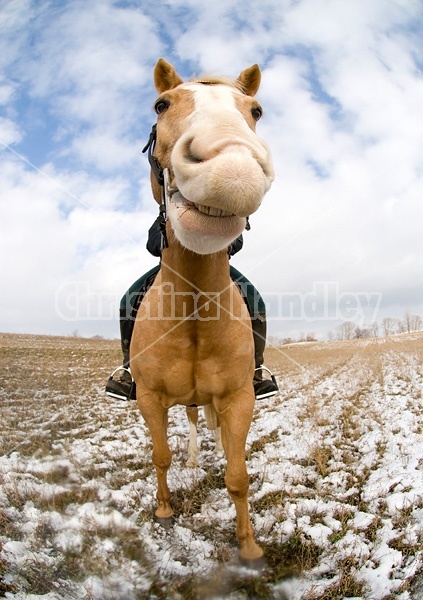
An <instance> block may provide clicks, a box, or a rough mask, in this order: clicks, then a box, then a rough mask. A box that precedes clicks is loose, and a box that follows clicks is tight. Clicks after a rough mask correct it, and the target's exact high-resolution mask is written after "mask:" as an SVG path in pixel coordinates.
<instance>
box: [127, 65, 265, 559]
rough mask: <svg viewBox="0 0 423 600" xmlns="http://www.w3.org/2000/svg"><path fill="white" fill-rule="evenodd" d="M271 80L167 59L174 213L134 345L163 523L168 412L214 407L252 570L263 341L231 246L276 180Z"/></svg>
mask: <svg viewBox="0 0 423 600" xmlns="http://www.w3.org/2000/svg"><path fill="white" fill-rule="evenodd" d="M260 78H261V74H260V69H259V67H258V66H257V65H254V66H252V67H250V68H249V69H246V70H245V71H242V73H241V74H240V75H239V77H238V79H237V80H236V81H230V80H228V79H224V78H216V79H215V78H212V79H207V80H205V81H203V80H201V81H200V80H198V81H190V82H187V83H184V82H183V81H182V79H181V78H180V77H179V75H178V74H177V73H176V71H175V69H174V67H173V66H172V65H170V64H169V63H168V62H166V61H165V60H163V59H160V60H159V61H158V62H157V64H156V67H155V69H154V82H155V86H156V88H157V91H158V93H159V97H158V99H157V100H156V102H155V105H154V108H155V111H156V113H157V115H158V118H157V126H156V128H157V129H156V131H155V132H154V129H153V133H152V136H151V137H150V142H149V144H148V146H147V147H148V148H149V158H150V163H151V164H152V174H151V182H152V191H153V195H154V198H155V199H156V201H157V202H158V203H159V204H162V212H164V211H165V214H164V215H163V216H164V218H163V221H166V223H165V231H164V240H165V243H164V246H165V247H164V248H163V252H162V263H161V269H160V271H159V273H158V275H157V277H156V280H155V281H154V284H153V286H152V287H151V288H150V289H149V291H148V292H147V294H146V296H145V298H144V300H143V302H142V304H141V306H140V309H139V312H138V315H137V320H136V323H135V327H134V332H133V336H132V343H131V348H130V356H131V371H132V374H133V377H134V380H135V382H136V388H137V401H138V405H139V408H140V410H141V413H142V416H143V417H144V419H145V422H146V424H147V426H148V428H149V430H150V433H151V436H152V442H153V454H152V459H153V463H154V466H155V469H156V474H157V482H158V491H157V500H158V506H157V508H156V511H155V518H156V520H157V521H158V522H160V523H162V524H163V525H165V526H168V525H169V524H170V523H171V521H172V515H173V511H172V508H171V504H170V492H169V488H168V485H167V471H168V469H169V466H170V463H171V452H170V450H169V446H168V442H167V423H168V410H169V408H171V407H172V406H174V405H176V404H181V405H184V406H186V407H198V406H206V405H210V406H211V407H212V409H213V410H214V411H215V413H216V414H217V418H218V420H219V423H220V426H221V434H222V443H223V448H224V451H225V455H226V460H227V469H226V475H225V483H226V487H227V489H228V492H229V494H230V496H231V497H232V499H233V502H234V503H235V508H236V514H237V530H236V533H237V538H238V541H239V545H240V549H239V557H240V559H241V561H242V562H244V563H247V564H250V565H253V566H254V565H255V564H257V563H259V562H260V561H261V559H262V557H263V551H262V550H261V548H260V547H259V546H258V545H257V544H256V542H255V540H254V532H253V529H252V526H251V522H250V517H249V509H248V501H247V495H248V487H249V479H248V475H247V470H246V465H245V443H246V438H247V433H248V430H249V427H250V424H251V420H252V415H253V407H254V390H253V373H254V347H253V337H252V331H251V321H250V317H249V314H248V311H247V308H246V305H245V302H244V300H243V299H242V298H241V295H240V293H239V292H238V290H237V288H236V287H235V285H234V284H233V282H232V281H231V279H230V276H229V263H228V251H227V248H228V245H229V244H230V243H231V242H232V241H233V240H235V239H236V238H237V237H238V236H239V235H240V234H241V232H242V230H243V229H244V228H245V227H246V223H247V217H248V216H249V215H251V214H252V213H253V212H255V211H256V210H257V209H258V207H259V206H260V203H261V201H262V199H263V196H264V194H265V193H266V192H267V190H268V189H269V187H270V185H271V182H272V180H273V167H272V162H271V157H270V153H269V149H268V146H267V145H266V143H265V142H263V141H262V140H261V139H260V138H259V137H258V136H257V135H256V133H255V125H256V121H257V120H258V119H259V118H260V117H261V114H262V109H261V107H260V104H259V103H258V102H257V100H255V99H254V98H253V96H254V94H255V93H256V92H257V90H258V88H259V85H260ZM167 176H168V177H167ZM163 199H164V200H163ZM163 203H165V204H166V208H165V209H164V207H163Z"/></svg>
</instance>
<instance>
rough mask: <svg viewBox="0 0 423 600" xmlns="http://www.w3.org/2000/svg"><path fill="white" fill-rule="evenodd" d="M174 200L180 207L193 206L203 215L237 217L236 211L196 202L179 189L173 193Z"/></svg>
mask: <svg viewBox="0 0 423 600" xmlns="http://www.w3.org/2000/svg"><path fill="white" fill-rule="evenodd" d="M172 202H173V203H174V204H175V205H176V206H177V207H179V208H182V207H183V208H188V209H189V208H191V209H192V208H193V209H195V210H198V212H200V213H201V214H203V215H207V216H209V217H235V216H236V215H235V214H234V213H231V212H228V211H226V210H222V209H220V208H215V207H214V206H206V205H205V204H196V203H195V202H191V201H190V200H188V199H187V198H184V196H183V195H182V194H181V192H180V191H179V190H177V191H176V192H175V193H174V194H172Z"/></svg>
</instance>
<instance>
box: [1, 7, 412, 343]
mask: <svg viewBox="0 0 423 600" xmlns="http://www.w3.org/2000/svg"><path fill="white" fill-rule="evenodd" d="M422 23H423V5H422V3H421V1H420V0H372V2H368V0H263V1H262V2H260V3H257V2H253V1H251V0H247V1H246V0H215V1H214V2H207V3H206V2H198V1H197V0H168V1H167V2H164V1H160V0H158V1H157V0H156V1H155V2H154V3H152V2H146V1H143V0H138V1H135V0H134V1H128V2H124V1H121V2H116V1H115V2H113V0H90V1H88V2H87V1H81V0H68V1H57V0H56V1H45V0H36V1H35V0H1V1H0V66H1V68H0V213H1V215H0V216H1V218H0V232H1V236H0V246H1V255H2V274H3V277H2V292H1V297H0V308H1V310H0V330H1V331H11V332H29V333H46V334H65V335H67V334H69V333H71V332H72V331H74V330H78V332H79V333H80V334H82V335H95V334H100V335H104V336H108V337H109V336H110V337H117V336H118V324H117V308H118V303H119V298H120V296H121V295H122V294H123V292H124V291H125V290H126V289H127V287H128V286H129V285H130V284H131V283H132V282H133V281H134V280H135V279H136V278H138V277H139V276H140V275H141V274H142V273H143V272H145V271H146V270H147V269H149V268H151V267H152V266H153V265H154V264H155V259H154V258H153V257H151V256H149V255H148V253H147V251H146V250H145V242H146V233H147V230H148V228H149V226H150V224H151V222H152V221H153V219H154V218H155V215H156V205H155V203H154V201H153V200H152V197H151V194H150V189H149V180H148V163H147V161H146V158H145V156H143V155H141V148H142V147H143V145H144V143H145V142H146V140H147V138H148V133H149V131H150V128H151V125H152V124H153V122H154V113H153V111H152V109H151V106H152V104H153V102H154V99H155V96H156V93H155V91H154V87H153V84H152V71H153V68H154V64H155V63H156V61H157V59H158V58H159V57H160V56H163V57H164V58H166V59H167V60H169V61H170V62H172V63H173V64H174V65H175V67H176V68H177V70H178V72H179V73H180V75H181V76H182V77H184V78H189V77H190V76H192V75H193V74H196V73H202V72H212V73H215V74H224V75H228V76H236V75H237V74H238V73H239V72H240V71H241V70H242V69H244V68H246V67H247V66H249V65H251V64H253V63H255V62H257V63H259V64H260V66H261V68H262V73H263V81H262V87H261V89H260V91H259V93H258V97H259V99H260V101H261V103H262V104H263V107H264V110H265V115H264V118H263V120H262V121H261V122H260V124H259V129H258V132H259V134H260V135H261V136H262V137H263V138H265V139H266V141H267V142H268V143H269V145H270V147H271V149H272V154H273V159H274V163H275V170H276V180H275V182H274V185H273V187H272V189H271V191H270V192H269V193H268V195H267V196H266V198H265V201H264V203H263V206H262V207H261V209H260V211H259V212H257V213H256V214H255V215H254V216H253V217H252V218H251V224H252V230H251V231H250V232H248V233H246V234H245V236H244V240H245V243H244V248H243V250H242V252H241V253H240V254H238V255H237V256H236V257H234V258H233V264H234V266H236V267H237V268H238V269H240V270H241V271H243V272H244V273H245V274H246V275H247V276H248V277H249V278H250V279H251V280H252V281H253V282H254V283H255V284H256V286H257V287H258V288H259V290H260V291H261V292H262V293H263V295H264V296H265V298H266V299H267V300H268V303H269V330H270V333H271V334H274V335H279V336H280V337H286V336H288V335H292V336H297V335H299V334H300V332H303V331H304V332H310V331H313V332H316V333H317V334H318V335H319V337H322V338H324V337H325V336H326V334H327V332H328V330H332V329H334V328H335V327H336V326H337V325H338V324H339V323H340V322H341V320H342V319H350V318H351V319H352V320H355V321H356V322H357V323H359V322H360V324H363V322H365V321H370V320H377V321H381V320H382V319H383V318H384V317H387V316H389V317H397V318H402V317H403V315H404V312H405V310H410V311H411V312H412V313H413V314H420V315H423V252H422V242H421V238H422V236H421V223H422V222H423V219H422V217H423V202H422V199H423V148H422V145H423V112H422V109H421V107H422V106H423V78H422V64H423V61H422V56H423V35H422V34H423V32H422ZM366 298H367V299H368V301H367V300H366ZM278 302H279V304H278ZM366 302H367V305H366ZM281 303H282V304H283V306H288V307H291V308H292V310H291V309H289V308H286V309H283V310H282V312H281ZM284 303H285V304H284ZM290 310H291V313H290ZM290 314H291V318H289V316H290ZM294 317H295V318H294Z"/></svg>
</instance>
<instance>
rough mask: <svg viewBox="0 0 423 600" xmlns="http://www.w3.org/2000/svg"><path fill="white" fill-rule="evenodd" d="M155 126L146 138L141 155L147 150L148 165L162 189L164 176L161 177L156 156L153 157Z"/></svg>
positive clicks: (155, 138) (160, 169) (161, 170)
mask: <svg viewBox="0 0 423 600" xmlns="http://www.w3.org/2000/svg"><path fill="white" fill-rule="evenodd" d="M156 127H157V126H156V124H154V125H153V127H152V128H151V133H150V137H149V138H148V142H147V143H146V145H145V146H144V148H143V149H142V151H143V153H144V154H145V152H147V150H148V155H147V156H148V162H149V163H150V167H151V170H152V171H153V173H154V177H155V178H156V179H157V183H158V184H159V185H161V186H162V187H163V185H164V175H163V167H162V165H161V164H160V163H159V159H158V158H157V157H156V156H153V152H154V148H155V147H156V140H157V133H156Z"/></svg>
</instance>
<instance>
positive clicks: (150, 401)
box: [137, 395, 173, 527]
mask: <svg viewBox="0 0 423 600" xmlns="http://www.w3.org/2000/svg"><path fill="white" fill-rule="evenodd" d="M137 400H138V405H139V407H140V410H141V414H142V416H143V418H144V420H145V422H146V424H147V427H148V429H149V430H150V434H151V438H152V442H153V454H152V457H153V464H154V467H155V469H156V475H157V500H158V502H159V504H158V506H157V508H156V510H155V513H154V516H155V519H156V521H157V522H158V523H160V524H161V525H163V526H164V527H169V526H170V525H171V524H172V523H173V520H172V516H173V510H172V507H171V505H170V491H169V487H168V485H167V471H168V469H169V467H170V464H171V462H172V453H171V451H170V449H169V445H168V443H167V425H168V411H167V409H166V408H164V407H163V405H162V404H161V402H160V399H159V398H158V397H155V396H150V395H148V396H146V395H143V396H138V397H137Z"/></svg>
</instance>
